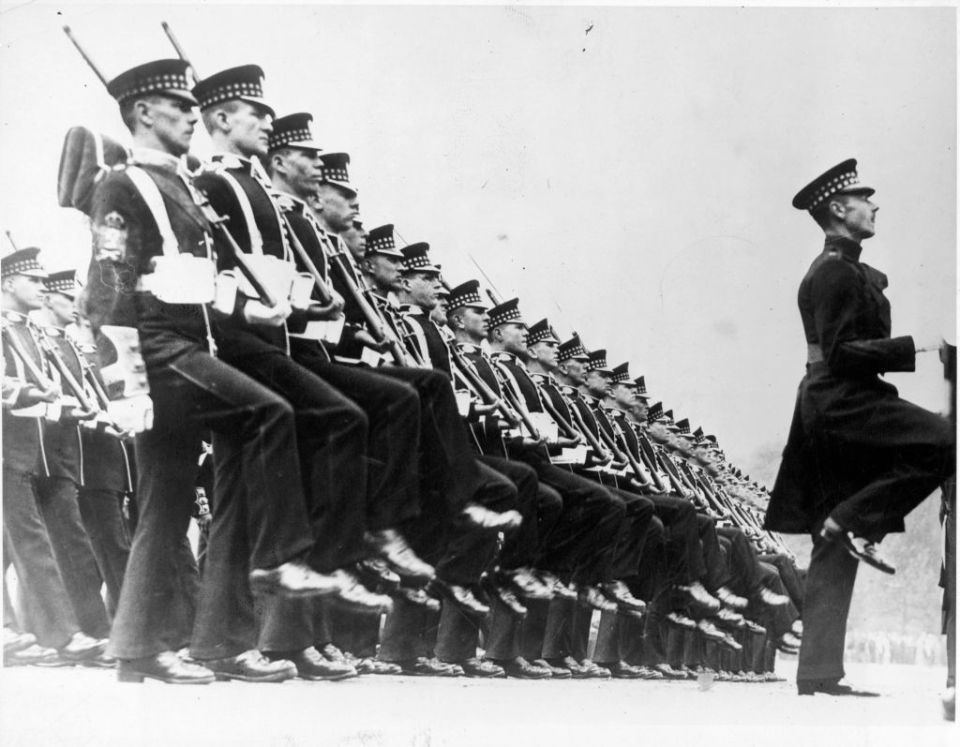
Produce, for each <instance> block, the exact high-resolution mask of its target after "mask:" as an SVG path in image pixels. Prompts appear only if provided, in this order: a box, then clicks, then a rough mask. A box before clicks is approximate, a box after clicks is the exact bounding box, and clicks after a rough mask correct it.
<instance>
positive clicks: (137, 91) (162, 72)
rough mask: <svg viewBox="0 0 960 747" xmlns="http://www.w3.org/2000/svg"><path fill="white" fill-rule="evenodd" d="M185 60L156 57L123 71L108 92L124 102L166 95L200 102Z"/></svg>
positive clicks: (120, 102) (108, 84)
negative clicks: (193, 88) (147, 96)
mask: <svg viewBox="0 0 960 747" xmlns="http://www.w3.org/2000/svg"><path fill="white" fill-rule="evenodd" d="M189 67H190V66H189V65H188V64H187V63H186V62H184V61H183V60H154V61H153V62H145V63H143V64H142V65H137V66H136V67H132V68H130V69H129V70H125V71H124V72H122V73H120V75H118V76H117V77H116V78H114V79H113V80H111V81H110V82H109V83H107V93H109V94H110V95H111V96H113V98H115V99H116V100H117V103H119V104H122V103H124V102H125V101H128V100H129V99H132V98H134V97H136V96H146V95H148V94H156V93H159V94H163V95H164V96H172V97H173V98H176V99H180V100H181V101H186V102H187V103H188V104H193V105H194V106H196V105H197V100H196V98H194V95H193V94H192V93H191V92H190V82H189V81H188V80H187V69H188V68H189Z"/></svg>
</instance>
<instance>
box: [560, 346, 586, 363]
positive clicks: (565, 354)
mask: <svg viewBox="0 0 960 747" xmlns="http://www.w3.org/2000/svg"><path fill="white" fill-rule="evenodd" d="M582 355H587V349H586V348H585V347H583V345H574V346H573V347H570V348H567V349H566V350H561V351H560V353H559V355H557V360H559V361H566V360H570V359H571V358H576V357H578V356H582Z"/></svg>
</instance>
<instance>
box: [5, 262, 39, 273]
mask: <svg viewBox="0 0 960 747" xmlns="http://www.w3.org/2000/svg"><path fill="white" fill-rule="evenodd" d="M31 270H41V271H42V270H43V267H42V266H41V265H40V263H39V262H37V260H35V259H21V260H20V261H18V262H14V263H13V264H10V265H7V266H6V267H4V268H3V277H8V276H9V275H19V274H21V273H24V272H30V271H31Z"/></svg>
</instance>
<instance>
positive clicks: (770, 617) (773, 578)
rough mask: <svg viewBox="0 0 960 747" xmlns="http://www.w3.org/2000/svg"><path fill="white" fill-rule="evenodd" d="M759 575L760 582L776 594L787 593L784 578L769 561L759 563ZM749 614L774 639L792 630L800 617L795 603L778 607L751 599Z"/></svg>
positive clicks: (748, 608)
mask: <svg viewBox="0 0 960 747" xmlns="http://www.w3.org/2000/svg"><path fill="white" fill-rule="evenodd" d="M757 575H758V577H759V580H760V583H761V584H762V585H763V586H765V587H766V588H768V589H770V590H771V591H773V592H774V593H776V594H786V589H785V588H784V585H783V580H782V579H781V577H780V573H779V572H778V570H777V569H776V567H774V566H772V565H770V564H769V563H763V562H760V563H759V564H758V574H757ZM746 612H747V615H748V616H749V617H751V618H753V619H755V620H756V621H757V622H759V623H760V624H761V625H762V626H763V627H765V628H766V629H767V633H768V635H769V636H770V638H771V639H772V640H776V639H778V638H780V636H782V635H783V634H784V633H787V632H789V631H790V628H791V627H793V623H794V622H796V620H797V619H798V618H799V617H800V615H799V614H798V613H797V608H796V607H794V606H793V603H792V602H791V603H787V604H781V605H779V606H777V607H770V606H768V605H764V604H761V603H760V602H758V601H757V600H751V604H750V606H748V607H747V610H746Z"/></svg>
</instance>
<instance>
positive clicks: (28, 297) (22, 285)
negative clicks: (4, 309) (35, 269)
mask: <svg viewBox="0 0 960 747" xmlns="http://www.w3.org/2000/svg"><path fill="white" fill-rule="evenodd" d="M3 290H4V295H5V297H6V296H8V297H9V299H10V300H11V301H12V303H11V304H10V307H11V308H12V309H13V310H14V311H33V310H35V309H39V308H42V307H43V297H44V296H45V295H46V288H44V286H43V280H41V279H40V278H34V277H30V276H28V275H13V276H11V277H8V278H4V281H3Z"/></svg>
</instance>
